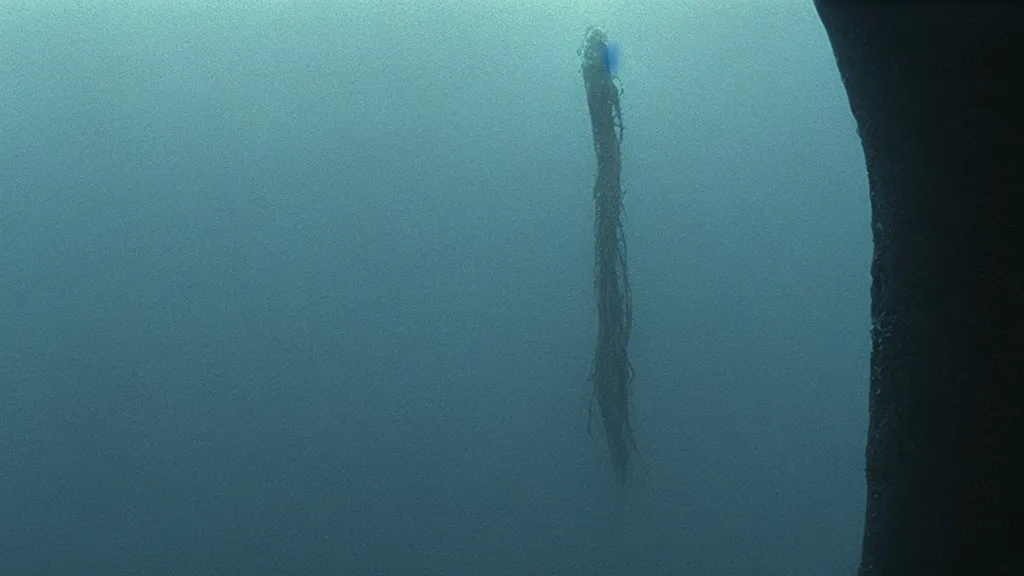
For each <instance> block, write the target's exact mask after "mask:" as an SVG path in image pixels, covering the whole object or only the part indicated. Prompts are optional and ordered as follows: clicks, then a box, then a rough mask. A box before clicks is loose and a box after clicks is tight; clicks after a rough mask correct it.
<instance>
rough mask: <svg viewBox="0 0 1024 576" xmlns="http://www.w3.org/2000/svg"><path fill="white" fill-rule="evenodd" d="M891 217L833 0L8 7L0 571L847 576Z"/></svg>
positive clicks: (1, 104)
mask: <svg viewBox="0 0 1024 576" xmlns="http://www.w3.org/2000/svg"><path fill="white" fill-rule="evenodd" d="M595 24H596V25H600V26H602V27H603V28H604V29H605V30H606V31H607V33H608V36H609V38H610V39H612V40H614V41H616V42H618V45H619V46H620V49H621V51H620V58H619V65H620V68H619V71H618V75H619V82H620V83H621V86H622V89H623V92H622V95H621V107H622V120H623V124H624V139H623V142H622V163H623V164H622V177H623V188H624V190H625V192H626V196H625V199H624V205H625V210H626V214H627V216H628V218H627V221H626V226H625V235H626V239H627V241H628V246H629V253H628V258H629V265H630V276H631V278H630V279H631V282H632V295H633V318H634V319H633V333H632V338H631V340H630V343H629V352H630V355H631V360H632V363H633V367H634V369H635V371H636V377H635V380H634V382H633V392H632V406H631V410H632V413H631V418H632V423H633V427H634V430H635V437H636V442H637V446H638V449H639V456H638V457H637V458H635V459H634V460H633V462H634V463H635V466H634V468H633V469H632V470H631V473H630V476H629V478H628V481H627V483H626V484H625V485H624V486H623V485H620V483H619V481H618V478H617V477H616V475H615V473H614V472H613V470H612V466H611V463H610V458H609V455H608V451H607V448H606V447H605V444H604V438H603V433H602V432H601V425H600V422H599V421H597V420H594V421H592V422H591V423H590V427H589V431H588V413H589V406H590V394H591V388H590V383H589V382H588V381H587V377H588V375H589V372H590V367H591V360H592V358H593V354H594V344H595V339H596V329H597V309H596V301H595V294H594V204H593V202H594V200H593V193H592V190H593V187H594V178H595V176H596V161H595V155H594V145H593V141H592V136H591V126H590V119H589V115H588V109H587V100H586V94H585V92H584V87H583V79H582V77H581V74H580V70H579V69H580V55H579V54H578V53H577V51H578V49H579V48H580V45H581V43H582V41H583V37H584V33H585V31H586V29H587V27H588V26H590V25H595ZM869 216H870V214H869V203H868V190H867V178H866V172H865V166H864V157H863V153H862V151H861V148H860V143H859V140H858V138H857V134H856V131H855V125H854V121H853V118H852V116H851V114H850V109H849V105H848V103H847V100H846V96H845V93H844V91H843V86H842V83H841V80H840V77H839V74H838V72H837V70H836V65H835V61H834V58H833V56H832V51H831V48H830V46H829V44H828V40H827V38H826V35H825V32H824V30H823V28H822V26H821V23H820V22H819V20H818V18H817V15H816V13H815V11H814V8H813V5H812V2H811V0H799V1H790V2H784V3H783V2H773V1H768V0H765V1H763V2H752V1H746V2H729V3H718V2H711V1H708V2H689V3H687V2H669V1H656V2H627V1H625V0H621V1H613V0H609V1H605V2H583V1H582V0H554V1H541V0H533V1H529V2H526V3H525V4H524V3H521V2H510V1H505V0H466V1H460V2H456V1H444V0H423V1H413V0H409V1H404V2H377V1H375V0H361V1H345V2H329V1H303V0H295V1H283V0H281V1H271V0H263V1H252V2H241V1H232V2H199V1H190V2H171V1H156V0H154V1H139V2H119V1H114V0H89V1H83V2H79V1H71V0H67V1H59V2H58V1H49V2H31V1H27V0H2V1H0V574H4V575H8V574H10V575H42V574H52V575H103V576H109V575H122V574H125V575H127V574H131V575H135V574H139V575H181V574H211V575H227V574H237V575H247V576H250V575H279V574H302V575H317V574H328V575H336V574H337V575H392V574H394V575H539V574H544V575H548V574H550V575H555V574H558V575H575V574H581V575H608V576H618V575H641V574H643V575H660V574H666V575H667V574H672V575H695V576H697V575H709V576H711V575H714V576H720V575H737V576H746V575H750V576H755V575H756V576H771V575H778V576H792V575H807V576H817V575H821V574H851V575H852V574H854V573H855V571H856V566H857V563H858V560H859V554H860V542H861V530H862V526H863V513H864V497H865V487H864V462H863V460H864V444H865V441H866V427H867V392H868V388H867V385H868V359H869V353H870V338H869V328H870V319H869V286H870V273H869V266H870V259H871V234H870V223H869ZM592 416H593V417H594V418H596V417H597V410H596V409H595V410H594V414H593V415H592Z"/></svg>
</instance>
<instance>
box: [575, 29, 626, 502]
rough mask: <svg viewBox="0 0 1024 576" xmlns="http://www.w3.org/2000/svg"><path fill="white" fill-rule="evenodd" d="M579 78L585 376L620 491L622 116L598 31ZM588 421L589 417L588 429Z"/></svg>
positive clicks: (608, 49)
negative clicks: (588, 324)
mask: <svg viewBox="0 0 1024 576" xmlns="http://www.w3.org/2000/svg"><path fill="white" fill-rule="evenodd" d="M581 53H582V56H583V64H582V72H583V82H584V85H585V87H586V91H587V105H588V107H589V109H590V124H591V128H592V129H593V135H594V152H595V153H596V154H597V181H596V183H595V184H594V289H595V292H596V295H597V314H598V324H597V347H596V350H595V353H594V362H593V366H592V367H591V372H590V382H591V383H592V385H593V391H592V398H591V407H593V403H594V401H595V400H596V402H597V406H598V408H599V410H600V413H601V420H602V423H603V424H604V431H605V437H606V439H607V443H608V451H609V454H610V456H611V462H612V467H613V468H614V469H615V472H616V474H617V475H618V476H619V479H620V480H621V481H622V482H623V483H624V482H625V480H626V473H627V471H628V470H629V461H630V456H631V454H632V452H634V451H635V450H636V442H635V441H634V439H633V428H632V426H631V425H630V421H629V388H630V384H631V383H632V380H633V367H632V365H630V362H629V356H628V354H627V351H626V348H627V345H628V343H629V334H630V329H631V327H632V326H631V325H632V321H633V311H632V301H631V295H630V288H629V271H628V268H627V265H626V237H625V233H624V231H623V221H624V219H625V214H624V213H623V208H622V196H623V192H622V185H621V168H622V164H621V160H620V155H619V147H620V144H621V143H622V113H621V110H620V108H619V88H618V86H617V85H616V84H615V83H614V82H613V78H614V77H615V76H614V72H615V71H616V67H617V60H618V52H617V49H616V47H615V45H614V44H610V43H609V42H608V37H607V35H606V34H605V33H604V31H603V30H601V29H600V28H596V27H591V28H589V29H587V33H586V37H585V39H584V43H583V47H582V48H581ZM589 420H590V416H588V428H589Z"/></svg>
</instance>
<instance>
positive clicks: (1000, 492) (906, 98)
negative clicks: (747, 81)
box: [816, 0, 1024, 576]
mask: <svg viewBox="0 0 1024 576" xmlns="http://www.w3.org/2000/svg"><path fill="white" fill-rule="evenodd" d="M816 4H817V8H818V13H819V15H820V16H821V19H822V22H823V24H824V26H825V29H826V31H827V33H828V36H829V39H830V41H831V43H832V47H833V50H834V52H835V55H836V59H837V62H838V65H839V71H840V73H841V75H842V78H843V82H844V84H845V86H846V90H847V94H848V96H849V99H850V107H851V109H852V111H853V114H854V117H855V118H856V120H857V124H858V127H859V132H860V135H861V139H862V143H863V146H864V155H865V160H866V163H867V168H868V176H869V182H870V193H871V209H872V227H873V233H874V242H875V251H874V261H873V264H872V327H873V328H872V340H873V350H872V358H871V392H870V394H871V395H870V402H871V408H870V409H871V417H870V424H869V433H868V442H867V482H868V502H867V518H866V522H865V531H864V550H863V557H862V565H861V574H862V575H865V576H874V575H885V576H904V575H910V574H914V575H916V574H928V575H930V576H934V575H937V574H939V575H941V574H1024V547H1022V546H1021V545H1020V544H1021V542H1022V541H1021V540H1020V539H1019V536H1018V534H1019V533H1024V531H1022V528H1024V526H1022V524H1024V522H1022V520H1024V507H1022V506H1021V497H1020V492H1021V489H1020V487H1021V486H1022V485H1024V477H1022V472H1021V470H1022V469H1024V462H1022V459H1024V425H1022V421H1024V405H1022V403H1024V400H1022V398H1024V388H1022V386H1021V385H1022V383H1024V353H1022V352H1024V347H1022V343H1024V281H1022V277H1024V248H1022V246H1024V110H1022V109H1021V107H1022V106H1024V89H1022V88H1021V87H1022V86H1024V82H1021V78H1024V5H1021V4H1019V3H1009V2H1006V3H984V2H979V3H969V2H953V3H941V4H932V3H920V4H910V3H888V2H864V3H853V2H840V1H826V0H818V1H817V2H816Z"/></svg>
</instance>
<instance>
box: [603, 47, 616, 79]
mask: <svg viewBox="0 0 1024 576" xmlns="http://www.w3.org/2000/svg"><path fill="white" fill-rule="evenodd" d="M601 56H602V60H603V61H604V69H605V70H607V71H608V74H610V75H612V76H615V75H617V74H618V73H619V43H618V42H605V44H604V50H603V51H602V54H601Z"/></svg>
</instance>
